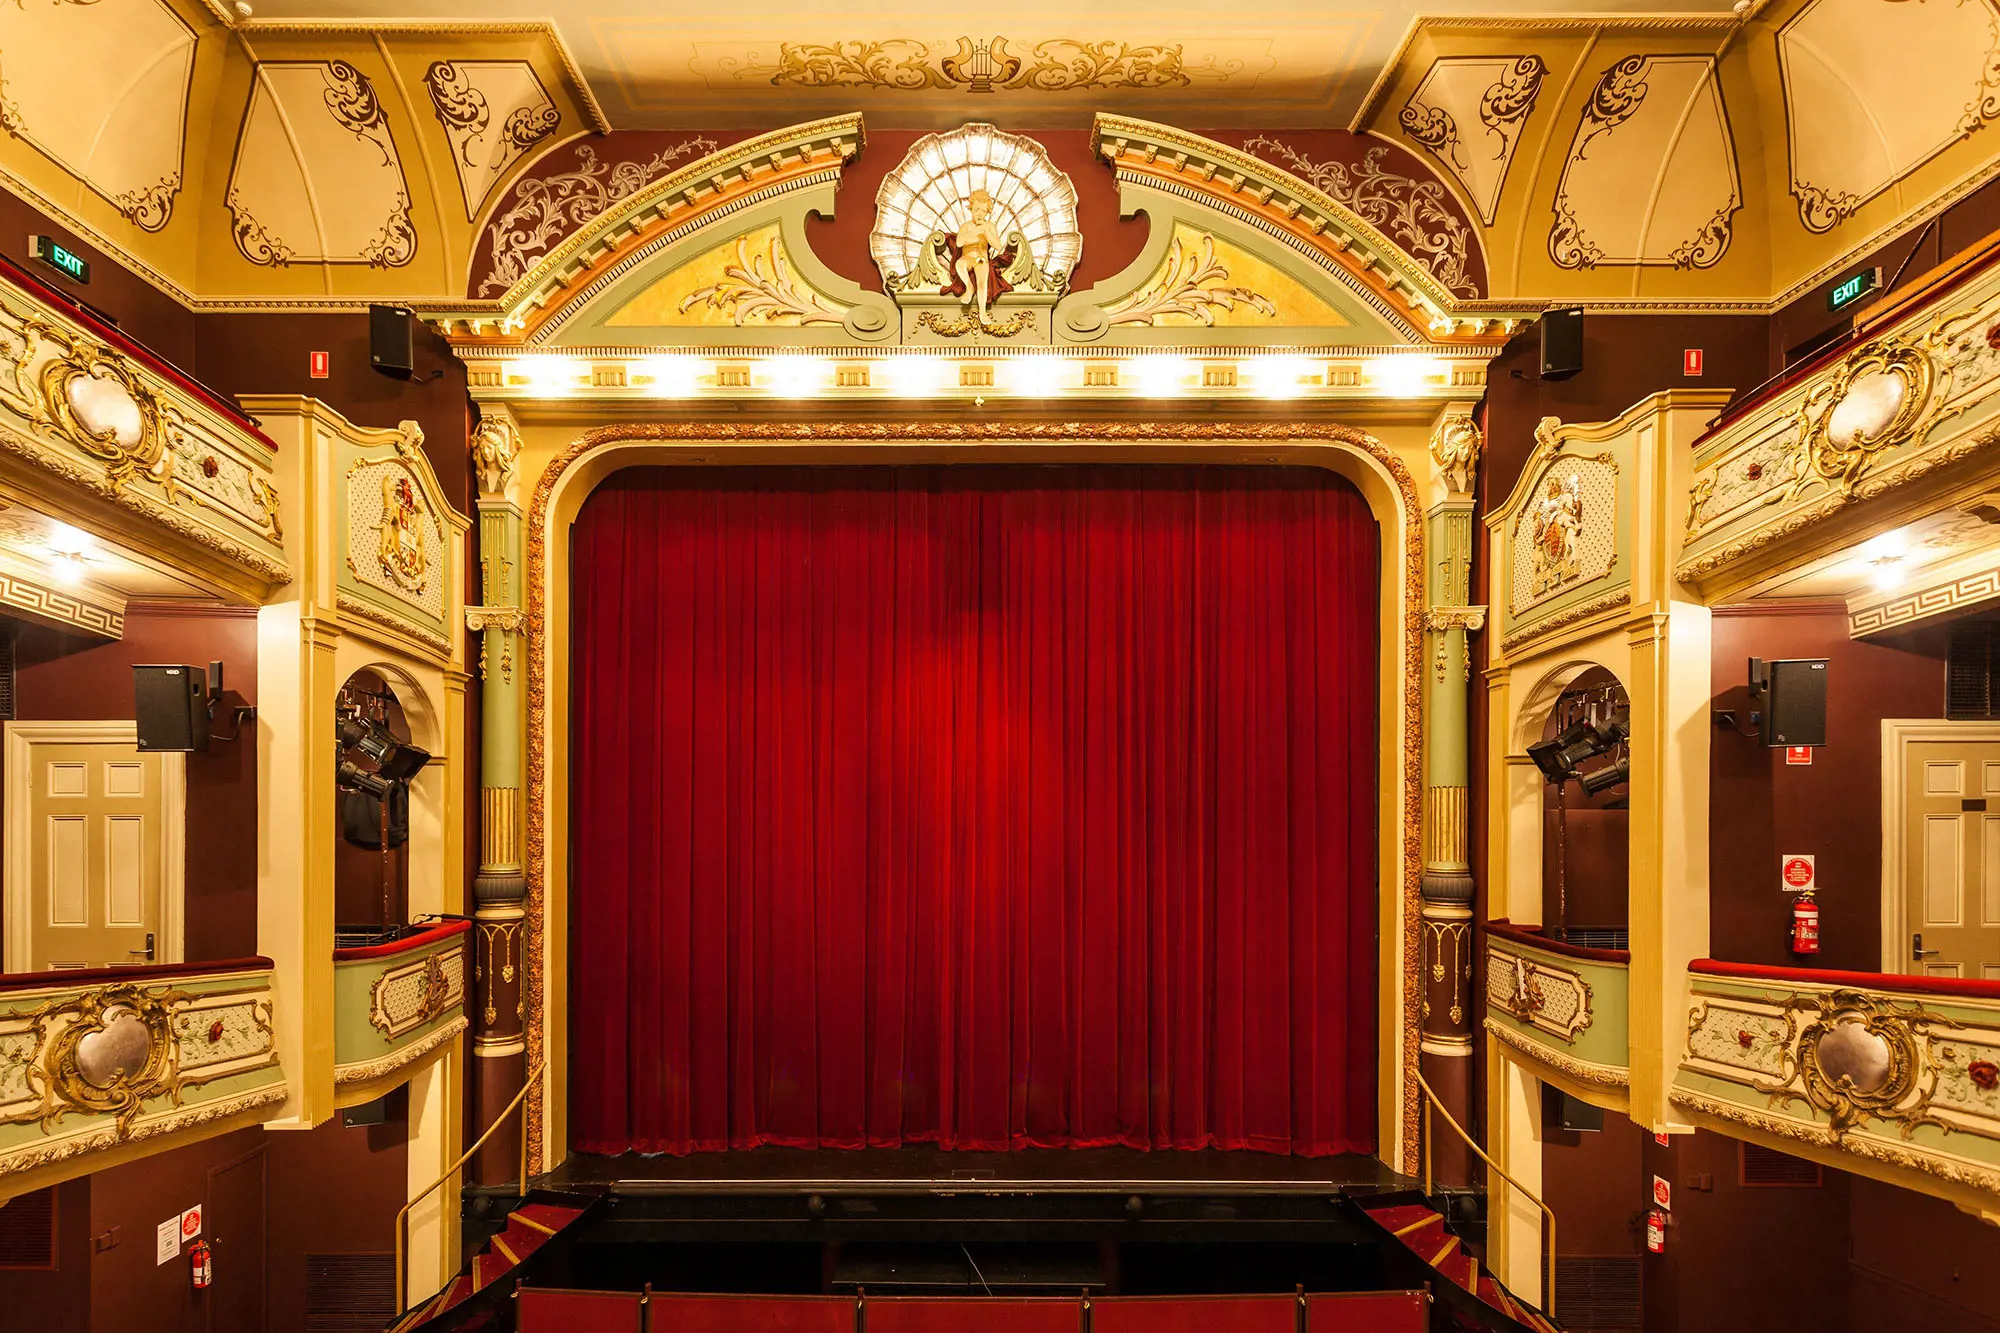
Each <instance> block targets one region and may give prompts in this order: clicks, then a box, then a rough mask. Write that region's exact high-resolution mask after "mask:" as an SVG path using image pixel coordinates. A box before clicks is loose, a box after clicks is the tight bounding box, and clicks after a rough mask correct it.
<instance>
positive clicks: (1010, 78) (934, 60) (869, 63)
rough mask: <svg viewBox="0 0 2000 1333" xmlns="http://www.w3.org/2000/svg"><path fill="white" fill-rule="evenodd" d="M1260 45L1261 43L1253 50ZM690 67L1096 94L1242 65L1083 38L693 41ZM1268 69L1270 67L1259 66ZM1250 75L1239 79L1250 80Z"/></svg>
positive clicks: (716, 73)
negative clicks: (769, 42) (773, 45)
mask: <svg viewBox="0 0 2000 1333" xmlns="http://www.w3.org/2000/svg"><path fill="white" fill-rule="evenodd" d="M1260 45H1261V44H1260ZM694 50H695V57H694V60H693V61H692V62H690V67H691V68H692V69H693V71H694V72H695V73H696V74H697V75H699V76H700V77H701V78H703V79H704V80H705V81H706V82H707V83H708V86H709V87H711V88H728V87H742V86H743V85H745V84H765V85H768V86H770V87H773V88H880V89H887V90H892V91H901V92H921V91H924V90H926V89H957V90H959V91H962V92H974V93H993V92H1043V93H1066V92H1083V91H1098V90H1102V89H1107V88H1143V89H1149V90H1158V89H1170V88H1184V87H1187V86H1188V85H1190V84H1193V83H1196V82H1197V81H1199V82H1201V83H1205V84H1220V83H1228V82H1229V81H1231V80H1232V79H1237V78H1239V77H1240V76H1241V75H1242V74H1243V73H1244V70H1245V66H1246V64H1247V63H1248V62H1246V61H1245V60H1244V59H1243V58H1241V57H1240V56H1230V55H1225V54H1223V53H1222V52H1221V51H1220V50H1216V51H1207V52H1198V53H1196V54H1195V55H1192V56H1190V55H1189V54H1188V52H1187V48H1186V47H1185V46H1184V45H1183V44H1181V43H1179V42H1153V43H1140V42H1116V41H1086V40H1078V39H1075V38H1053V39H1050V40H1048V41H1041V42H1023V41H1020V40H1019V39H1010V38H1006V37H990V38H989V37H956V38H953V37H943V38H931V39H924V40H920V39H918V38H914V37H890V38H885V39H882V40H879V41H834V42H781V43H779V44H778V46H777V47H776V49H775V50H774V49H772V48H770V47H768V46H759V47H749V48H745V47H742V46H739V45H735V44H730V43H714V42H696V43H694ZM1259 63H1260V64H1268V61H1263V62H1259ZM1254 81H1255V76H1254V75H1253V76H1252V77H1251V79H1249V80H1246V82H1254Z"/></svg>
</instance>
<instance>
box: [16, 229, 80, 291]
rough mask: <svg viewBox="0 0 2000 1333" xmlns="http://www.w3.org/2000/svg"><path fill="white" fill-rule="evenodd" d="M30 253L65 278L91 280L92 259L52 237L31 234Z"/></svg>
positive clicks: (78, 280)
mask: <svg viewBox="0 0 2000 1333" xmlns="http://www.w3.org/2000/svg"><path fill="white" fill-rule="evenodd" d="M28 253H29V254H31V255H33V256H34V257H35V258H37V259H39V260H41V261H42V262H43V263H44V264H47V265H48V266H49V267H50V268H52V269H54V270H55V271H56V272H58V273H60V274H62V275H63V276H64V277H65V278H72V279H74V280H75V281H77V282H89V281H90V261H89V260H87V259H85V258H84V257H83V256H82V255H80V254H78V253H77V252H76V251H74V250H72V249H70V248H69V247H68V246H66V245H63V244H61V243H59V242H58V241H56V240H55V239H53V238H52V237H48V236H30V237H29V238H28Z"/></svg>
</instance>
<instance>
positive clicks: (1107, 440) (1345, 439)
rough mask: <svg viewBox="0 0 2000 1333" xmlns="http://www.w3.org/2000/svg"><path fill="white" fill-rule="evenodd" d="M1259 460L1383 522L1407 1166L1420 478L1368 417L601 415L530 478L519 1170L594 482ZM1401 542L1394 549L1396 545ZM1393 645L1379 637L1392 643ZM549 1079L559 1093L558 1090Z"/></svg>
mask: <svg viewBox="0 0 2000 1333" xmlns="http://www.w3.org/2000/svg"><path fill="white" fill-rule="evenodd" d="M940 462H941V463H981V462H1021V463H1051V462H1062V463H1089V462H1126V463H1132V462H1258V463H1290V464H1294V465H1303V466H1313V467H1321V468H1325V469H1327V470H1328V471H1331V472H1334V473H1335V474H1337V475H1339V476H1341V477H1343V478H1345V479H1346V480H1348V481H1349V482H1351V483H1352V484H1353V485H1354V487H1355V488H1356V489H1357V490H1359V491H1360V492H1361V495H1362V498H1363V500H1364V501H1365V502H1366V503H1367V505H1368V510H1369V513H1370V514H1371V515H1372V516H1373V517H1374V519H1375V522H1376V525H1377V529H1378V531H1379V533H1380V542H1381V544H1380V547H1379V548H1378V549H1379V551H1380V553H1381V556H1380V558H1379V560H1378V566H1379V578H1380V584H1379V597H1378V610H1377V615H1378V621H1377V625H1378V635H1379V641H1380V643H1381V644H1382V645H1383V648H1384V651H1382V652H1381V653H1380V654H1379V657H1378V663H1377V694H1376V698H1377V701H1378V702H1377V715H1376V728H1377V736H1378V737H1379V738H1381V740H1382V741H1384V742H1390V741H1391V738H1394V740H1393V742H1392V743H1378V746H1377V759H1376V776H1377V780H1378V784H1379V787H1380V789H1381V790H1382V791H1385V792H1397V791H1400V792H1401V793H1402V799H1401V800H1400V801H1396V800H1385V801H1383V802H1381V803H1380V805H1379V807H1378V809H1377V814H1376V820H1377V833H1376V841H1377V847H1378V849H1379V850H1378V854H1377V857H1376V940H1377V946H1376V947H1377V970H1378V972H1379V973H1380V977H1381V983H1380V984H1378V1001H1379V1003H1378V1006H1377V1013H1376V1026H1377V1033H1376V1042H1377V1065H1378V1077H1377V1081H1376V1087H1377V1092H1376V1101H1377V1126H1378V1146H1377V1152H1378V1153H1379V1154H1380V1155H1381V1156H1382V1157H1383V1158H1384V1159H1385V1160H1386V1161H1387V1163H1388V1165H1389V1166H1390V1167H1391V1168H1394V1169H1399V1170H1408V1169H1410V1168H1411V1166H1412V1165H1413V1164H1414V1163H1415V1161H1416V1158H1417V1152H1418V1143H1417V1118H1418V1102H1417V1096H1418V1093H1417V1085H1416V1078H1417V1042H1418V1033H1419V1029H1420V1027H1421V1021H1420V1015H1419V1012H1418V1006H1419V1003H1420V996H1421V990H1422V988H1421V986H1420V985H1419V984H1418V971H1419V934H1418V930H1419V927H1418V913H1417V892H1418V877H1419V875H1420V873H1421V870H1422V854H1421V847H1420V844H1421V831H1422V810H1423V721H1422V690H1423V634H1424V630H1423V624H1424V613H1423V608H1424V529H1423V522H1424V518H1423V509H1422V503H1421V500H1420V497H1419V492H1418V488H1417V483H1416V481H1415V479H1414V478H1413V477H1412V476H1411V475H1410V471H1409V469H1408V468H1407V467H1406V466H1405V465H1404V464H1403V462H1402V460H1401V459H1399V458H1398V457H1397V456H1396V454H1395V453H1394V452H1393V451H1391V450H1390V449H1389V448H1388V447H1387V446H1385V445H1384V444H1383V443H1382V442H1381V441H1379V440H1377V439H1376V438H1375V437H1374V436H1372V435H1370V434H1368V433H1367V432H1365V431H1359V430H1354V429H1352V428H1349V427H1344V426H1333V425H1325V424H1316V423H1307V422H1297V423H1292V422H1285V423H1241V424H1237V423H1209V422H1202V423H1173V424H1153V423H1129V422H1107V423H1065V424H1061V425H1041V426H1033V425H1008V424H1004V423H979V424H966V423H963V422H953V423H934V422H908V423H901V422H899V423H894V424H882V423H865V424H864V423H838V422H836V423H824V424H793V423H784V424H765V425H741V424H726V423H716V424H710V423H663V424H634V425H621V426H608V427H604V428H601V429H598V430H594V431H590V432H588V433H586V434H584V435H582V436H580V437H578V438H577V439H576V440H575V441H573V442H572V443H571V444H570V445H569V446H568V447H567V448H566V449H564V450H563V451H562V452H561V453H560V454H558V455H557V456H556V457H555V458H554V459H552V460H551V461H550V463H549V465H548V467H547V468H546V469H545V470H544V472H543V473H542V476H541V479H540V481H539V482H538V483H537V485H536V487H535V492H534V498H533V501H532V502H531V504H530V506H529V512H528V520H527V547H528V551H527V557H528V558H527V580H526V600H527V606H526V608H525V612H526V614H525V617H524V627H525V631H526V636H527V648H526V651H527V658H528V682H527V686H528V688H527V695H528V698H527V738H526V739H527V780H526V783H525V791H526V794H527V809H526V824H527V847H526V858H525V859H526V871H527V878H528V900H527V931H528V936H529V943H528V946H527V950H526V953H527V958H528V966H527V980H526V986H525V988H524V992H523V997H522V998H523V1005H524V1012H523V1019H522V1026H523V1030H524V1032H525V1034H526V1038H527V1046H528V1050H527V1063H528V1067H529V1068H530V1069H534V1068H536V1067H538V1066H539V1065H540V1063H541V1062H542V1061H543V1060H544V1059H546V1060H547V1062H548V1073H547V1077H546V1078H545V1079H544V1080H543V1081H541V1082H540V1083H539V1084H538V1085H537V1087H536V1088H535V1089H534V1090H533V1091H532V1092H531V1093H530V1096H529V1101H528V1106H527V1108H526V1114H527V1137H528V1149H527V1151H528V1155H529V1157H530V1159H531V1161H530V1170H531V1171H532V1170H548V1169H549V1168H550V1167H552V1166H553V1165H554V1164H555V1163H556V1162H557V1161H558V1160H560V1158H561V1157H562V1156H566V1155H567V1152H568V1149H567V1146H566V1144H567V1138H568V1126H567V1114H566V1112H567V1106H566V1102H567V1092H566V1089H567V1087H568V1049H567V1048H568V968H569V866H568V856H567V853H566V849H567V847H568V845H569V749H568V744H567V738H568V736H569V722H570V718H569V695H568V691H567V690H566V689H555V688H551V685H550V682H551V681H562V682H567V681H568V680H569V660H570V637H569V636H570V629H569V625H570V617H569V585H570V542H569V531H570V527H571V525H572V524H573V523H574V522H575V519H576V516H577V514H578V513H579V512H580V511H581V509H582V507H583V503H584V501H585V500H586V499H587V498H589V496H590V494H591V492H592V491H594V490H595V489H596V488H597V487H598V486H599V485H601V484H602V483H603V482H604V481H605V480H606V479H607V478H608V477H610V476H611V475H613V474H614V473H617V472H621V471H624V470H626V469H628V468H634V467H647V466H669V467H672V466H681V467H699V466H703V465H709V464H714V465H718V466H737V465H749V466H756V465H781V466H782V465H792V466H797V465H801V464H805V465H868V464H876V465H880V464H889V463H906V464H907V463H940ZM1399 552H1400V553H1401V556H1402V558H1401V560H1400V561H1398V560H1396V559H1394V558H1393V556H1394V554H1395V553H1399ZM1392 644H1393V645H1399V646H1400V649H1401V651H1400V652H1396V651H1388V648H1389V645H1392ZM551 1087H554V1088H560V1089H564V1090H565V1092H564V1093H563V1094H562V1095H561V1096H559V1097H557V1098H555V1099H554V1100H553V1103H552V1104H551V1102H550V1101H549V1100H548V1099H547V1090H548V1089H549V1088H551Z"/></svg>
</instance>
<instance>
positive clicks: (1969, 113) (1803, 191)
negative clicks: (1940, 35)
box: [1771, 0, 2000, 236]
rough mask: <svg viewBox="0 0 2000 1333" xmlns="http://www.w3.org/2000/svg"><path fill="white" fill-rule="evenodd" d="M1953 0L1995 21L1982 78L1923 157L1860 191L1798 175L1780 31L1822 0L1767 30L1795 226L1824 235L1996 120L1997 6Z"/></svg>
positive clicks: (1999, 80)
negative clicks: (1955, 120)
mask: <svg viewBox="0 0 2000 1333" xmlns="http://www.w3.org/2000/svg"><path fill="white" fill-rule="evenodd" d="M1957 2H1958V3H1960V4H1964V3H1977V4H1980V5H1981V6H1982V7H1983V8H1985V9H1986V10H1987V13H1988V15H1989V16H1990V17H1991V18H1992V19H1993V21H1994V25H1995V26H1994V39H1993V45H1991V46H1989V47H1988V48H1987V51H1986V56H1985V58H1984V65H1985V69H1986V74H1985V77H1984V78H1982V79H1981V80H1980V82H1979V83H1978V85H1977V86H1975V87H1974V88H1973V89H1972V90H1971V91H1972V96H1971V100H1970V101H1968V102H1967V103H1966V106H1965V117H1964V119H1962V120H1961V121H1960V122H1959V124H1958V126H1957V127H1956V133H1954V134H1952V135H1950V136H1949V137H1947V138H1945V139H1943V140H1941V141H1939V143H1938V144H1937V145H1936V146H1935V147H1933V148H1932V149H1931V150H1930V151H1929V152H1927V153H1925V154H1924V155H1923V156H1922V157H1919V158H1916V159H1915V160H1913V161H1911V162H1910V163H1909V165H1908V166H1906V167H1904V168H1903V169H1902V170H1901V171H1899V172H1895V173H1893V174H1891V175H1890V176H1888V177H1886V178H1884V179H1883V181H1882V183H1881V184H1879V185H1877V186H1876V187H1875V188H1874V189H1872V190H1870V191H1869V192H1868V193H1867V194H1863V195H1855V194H1851V193H1845V192H1843V193H1840V194H1829V193H1828V192H1827V191H1826V190H1824V189H1822V188H1821V187H1819V186H1816V185H1814V184H1812V182H1810V181H1801V180H1800V179H1799V178H1798V158H1799V149H1798V138H1797V127H1798V117H1797V116H1796V115H1795V114H1794V112H1793V105H1794V99H1793V94H1792V63H1793V62H1791V61H1789V60H1787V59H1786V57H1785V50H1786V43H1785V34H1786V33H1788V32H1790V31H1791V30H1792V29H1793V28H1794V27H1796V26H1798V25H1799V24H1800V23H1803V22H1804V21H1805V20H1806V19H1808V18H1809V17H1811V15H1812V13H1813V11H1814V10H1816V9H1818V8H1819V7H1820V5H1821V4H1822V3H1823V0H1805V3H1803V4H1801V5H1800V6H1799V7H1798V9H1797V11H1795V12H1794V13H1793V14H1792V15H1791V16H1790V17H1789V18H1787V19H1786V20H1785V21H1784V22H1783V23H1782V24H1779V25H1778V27H1777V29H1776V30H1775V31H1773V33H1772V34H1771V36H1772V44H1773V54H1774V58H1775V60H1776V61H1777V68H1778V106H1779V109H1780V111H1781V112H1782V114H1783V115H1784V118H1785V181H1786V189H1787V191H1788V192H1789V194H1790V196H1791V198H1792V199H1793V201H1794V202H1795V204H1796V206H1797V213H1798V222H1799V225H1800V226H1801V227H1804V228H1805V229H1806V230H1807V231H1808V232H1810V233H1812V234H1813V235H1815V236H1824V235H1826V234H1828V233H1829V232H1832V231H1833V230H1835V229H1836V228H1838V227H1841V226H1844V225H1845V224H1846V223H1847V221H1848V220H1849V219H1850V218H1852V217H1853V216H1854V215H1855V214H1856V213H1858V212H1860V211H1861V210H1862V209H1863V208H1865V207H1867V206H1868V205H1869V204H1870V203H1872V202H1873V201H1875V200H1876V199H1879V198H1881V197H1882V196H1883V195H1884V194H1887V193H1888V192H1889V191H1890V190H1893V189H1895V188H1896V187H1897V186H1898V185H1900V184H1902V183H1903V182H1904V181H1906V180H1908V179H1910V177H1912V176H1914V175H1916V174H1917V173H1918V172H1919V171H1922V170H1923V169H1924V168H1925V167H1927V166H1929V165H1930V164H1931V163H1933V162H1935V161H1937V160H1938V159H1939V158H1940V157H1943V156H1944V155H1945V154H1946V153H1948V152H1950V151H1951V150H1952V149H1953V148H1955V147H1957V146H1958V145H1959V144H1962V143H1964V142H1965V141H1966V140H1968V139H1970V138H1971V137H1972V136H1973V135H1975V134H1977V133H1978V132H1979V131H1980V130H1982V129H1984V128H1985V127H1986V126H1987V125H1988V124H1989V123H1991V122H1992V121H1994V120H1996V119H2000V64H1996V59H2000V9H1996V8H1995V6H1994V5H1993V4H1992V3H1990V0H1957ZM1899 225H1900V226H1904V227H1907V226H1908V225H1909V222H1908V220H1907V219H1905V220H1903V221H1902V222H1900V223H1899Z"/></svg>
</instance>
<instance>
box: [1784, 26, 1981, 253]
mask: <svg viewBox="0 0 2000 1333" xmlns="http://www.w3.org/2000/svg"><path fill="white" fill-rule="evenodd" d="M1778 71H1779V76H1780V80H1781V82H1782V84H1783V88H1784V97H1785V123H1786V137H1787V138H1788V140H1789V141H1790V150H1791V182H1792V195H1793V196H1794V197H1795V198H1796V199H1797V200H1798V206H1799V221H1800V223H1801V224H1802V225H1803V226H1804V227H1805V228H1806V230H1808V231H1813V232H1826V231H1831V230H1833V229H1834V228H1835V227H1837V226H1839V225H1840V224H1841V223H1842V222H1844V221H1846V220H1847V219H1848V218H1849V217H1851V216H1852V215H1853V214H1854V212H1855V210H1856V209H1858V208H1860V207H1861V206H1862V205H1863V204H1865V203H1867V202H1868V201H1869V200H1870V199H1873V198H1874V197H1875V196H1876V195H1878V194H1880V193H1882V191H1884V190H1886V189H1888V188H1889V187H1890V186H1891V185H1893V184H1895V183H1896V182H1897V181H1899V180H1901V179H1902V178H1903V177H1904V176H1907V175H1908V174H1909V173H1910V172H1912V171H1914V170H1916V169H1917V168H1918V167H1919V166H1921V165H1923V164H1924V163H1925V162H1927V161H1929V160H1930V159H1931V158H1933V157H1935V156H1937V155H1938V154H1939V153H1941V152H1943V151H1944V150H1945V149H1947V148H1949V147H1950V146H1951V145H1953V144H1955V143H1957V142H1958V141H1959V140H1961V139H1963V138H1965V137H1966V136H1967V135H1969V134H1971V133H1972V132H1973V131H1974V130H1977V129H1978V128H1979V127H1980V126H1981V125H1984V124H1985V123H1986V122H1987V121H1989V120H1991V119H1993V118H1994V117H1995V116H1996V115H2000V3H1996V0H1950V2H1949V3H1944V2H1942V0H1917V2H1916V3H1909V2H1907V0H1904V2H1900V3H1891V4H1885V3H1884V2H1883V0H1812V3H1809V4H1807V5H1806V6H1805V7H1804V8H1803V9H1801V10H1800V11H1799V12H1798V13H1797V14H1795V15H1794V16H1793V17H1792V19H1791V21H1790V22H1788V23H1786V24H1785V26H1784V27H1783V28H1782V29H1780V30H1779V32H1778Z"/></svg>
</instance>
